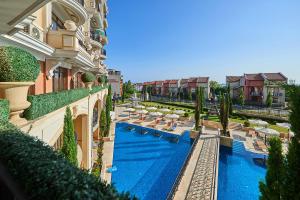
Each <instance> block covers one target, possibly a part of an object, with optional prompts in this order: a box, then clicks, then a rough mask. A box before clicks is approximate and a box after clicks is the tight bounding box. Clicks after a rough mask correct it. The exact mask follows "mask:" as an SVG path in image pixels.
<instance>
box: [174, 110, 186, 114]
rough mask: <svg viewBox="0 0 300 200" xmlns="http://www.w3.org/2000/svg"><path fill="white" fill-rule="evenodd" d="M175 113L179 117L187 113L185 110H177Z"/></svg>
mask: <svg viewBox="0 0 300 200" xmlns="http://www.w3.org/2000/svg"><path fill="white" fill-rule="evenodd" d="M173 113H175V114H177V115H183V114H184V113H185V111H183V110H175V111H174V112H173Z"/></svg>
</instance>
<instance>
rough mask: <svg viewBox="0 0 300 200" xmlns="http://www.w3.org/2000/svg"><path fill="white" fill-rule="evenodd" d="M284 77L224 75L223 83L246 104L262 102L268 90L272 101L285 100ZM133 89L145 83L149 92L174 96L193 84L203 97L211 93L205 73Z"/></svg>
mask: <svg viewBox="0 0 300 200" xmlns="http://www.w3.org/2000/svg"><path fill="white" fill-rule="evenodd" d="M287 83H288V78H287V77H286V76H284V75H283V74H282V73H280V72H279V73H257V74H244V75H242V76H226V86H229V87H230V94H231V97H232V98H233V99H238V98H239V97H240V94H241V93H242V94H243V96H244V99H245V102H246V103H248V104H255V105H264V104H265V103H266V101H267V96H268V94H269V93H270V94H271V96H272V99H273V101H272V102H273V105H279V106H282V105H284V104H285V96H286V95H285V89H284V87H283V85H284V84H287ZM135 86H136V90H137V91H142V90H143V88H145V87H150V88H151V94H152V95H156V96H170V95H171V96H177V95H178V93H180V92H182V93H183V94H184V95H185V96H186V95H187V94H188V93H189V92H190V93H192V94H194V93H195V91H196V88H197V87H202V88H204V91H205V98H206V99H210V98H212V97H213V96H214V94H213V93H212V90H211V88H210V82H209V77H192V78H186V79H185V78H183V79H176V80H164V81H152V82H144V83H137V84H135Z"/></svg>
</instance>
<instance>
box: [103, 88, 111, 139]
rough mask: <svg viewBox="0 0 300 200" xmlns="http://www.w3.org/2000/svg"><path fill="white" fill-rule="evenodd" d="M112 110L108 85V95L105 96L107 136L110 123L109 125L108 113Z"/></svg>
mask: <svg viewBox="0 0 300 200" xmlns="http://www.w3.org/2000/svg"><path fill="white" fill-rule="evenodd" d="M112 110H113V108H112V94H111V85H109V87H108V94H107V96H106V104H105V111H106V126H107V136H108V135H109V131H110V123H111V117H110V112H111V111H112Z"/></svg>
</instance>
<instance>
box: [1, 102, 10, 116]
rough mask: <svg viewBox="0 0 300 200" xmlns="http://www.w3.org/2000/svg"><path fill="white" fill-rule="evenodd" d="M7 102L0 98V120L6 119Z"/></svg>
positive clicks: (7, 112) (7, 111)
mask: <svg viewBox="0 0 300 200" xmlns="http://www.w3.org/2000/svg"><path fill="white" fill-rule="evenodd" d="M8 118H9V103H8V100H7V99H0V121H8Z"/></svg>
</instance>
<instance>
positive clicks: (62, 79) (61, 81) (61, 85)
mask: <svg viewBox="0 0 300 200" xmlns="http://www.w3.org/2000/svg"><path fill="white" fill-rule="evenodd" d="M53 74H54V75H53V78H52V86H53V92H58V91H62V90H66V89H68V88H67V87H66V85H67V84H65V83H66V82H67V69H64V68H61V67H59V68H57V69H55V70H54V71H53Z"/></svg>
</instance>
